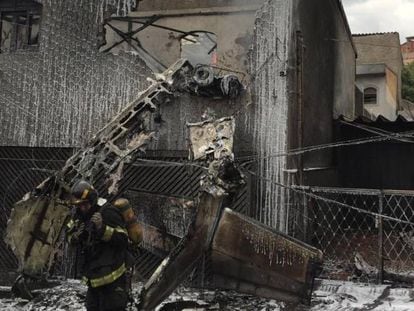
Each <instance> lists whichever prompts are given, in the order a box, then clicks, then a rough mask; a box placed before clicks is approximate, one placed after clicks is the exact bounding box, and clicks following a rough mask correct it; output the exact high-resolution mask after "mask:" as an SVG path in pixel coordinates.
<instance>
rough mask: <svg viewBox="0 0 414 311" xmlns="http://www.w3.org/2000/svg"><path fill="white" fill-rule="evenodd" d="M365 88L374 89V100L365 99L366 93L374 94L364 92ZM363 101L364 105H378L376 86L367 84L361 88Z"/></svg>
mask: <svg viewBox="0 0 414 311" xmlns="http://www.w3.org/2000/svg"><path fill="white" fill-rule="evenodd" d="M367 90H375V101H373V100H369V101H367V97H366V96H367V95H370V96H374V94H366V91H367ZM363 103H364V105H378V88H377V87H375V86H367V87H364V90H363Z"/></svg>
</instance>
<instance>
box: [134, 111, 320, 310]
mask: <svg viewBox="0 0 414 311" xmlns="http://www.w3.org/2000/svg"><path fill="white" fill-rule="evenodd" d="M234 129H235V124H234V120H233V118H222V119H220V120H217V121H205V122H201V123H195V124H191V125H189V136H190V157H191V158H193V159H197V160H199V163H204V165H205V167H206V173H205V174H204V176H203V177H202V178H201V185H202V188H201V192H200V195H199V199H198V205H197V212H196V216H195V219H194V221H193V222H192V224H191V225H190V227H189V230H188V233H187V235H186V236H185V237H184V238H183V240H181V242H180V244H179V245H178V246H177V247H176V248H175V249H174V250H173V251H172V252H171V254H170V255H169V256H168V257H167V258H166V259H164V261H163V262H162V263H161V264H160V266H159V267H158V269H157V270H156V271H155V272H154V274H153V275H152V276H151V278H150V279H149V281H148V282H147V283H146V284H145V285H144V287H143V290H142V292H141V295H140V308H141V309H142V310H152V309H153V308H155V307H156V306H157V305H158V304H159V303H161V302H162V301H163V300H164V299H165V298H166V297H167V296H168V295H169V294H171V292H172V291H173V290H174V289H175V288H176V287H177V286H178V285H179V284H180V283H181V282H182V281H184V280H185V279H186V278H187V277H188V276H189V274H190V273H191V272H192V271H193V269H194V267H195V266H196V264H197V263H198V261H199V260H200V259H201V258H202V256H203V255H204V254H206V253H207V252H210V253H211V260H212V268H213V271H212V272H213V277H214V279H213V284H214V286H215V287H222V288H228V289H234V290H238V291H241V292H245V293H249V294H255V295H259V296H264V297H272V298H279V299H283V300H286V301H296V302H297V301H301V300H305V299H308V298H309V295H310V291H311V289H312V288H311V287H312V286H311V284H312V281H313V278H314V275H315V272H316V270H317V267H318V263H320V262H321V260H322V253H321V252H320V251H319V250H317V249H314V248H312V247H310V246H308V245H306V244H304V243H302V242H300V241H297V240H295V239H293V238H291V237H288V236H286V235H284V234H282V233H279V232H277V231H275V230H273V229H271V228H269V227H266V226H265V225H263V224H261V223H259V222H257V221H255V220H253V219H251V218H249V217H247V216H243V215H241V214H239V213H236V212H234V211H232V210H230V209H225V207H226V206H230V203H231V200H232V198H233V197H234V195H235V194H236V192H237V191H238V189H239V188H240V186H241V185H242V184H243V175H242V174H241V173H240V171H239V170H238V169H237V167H236V166H235V164H234V161H233V153H232V146H233V133H234ZM201 161H203V162H201Z"/></svg>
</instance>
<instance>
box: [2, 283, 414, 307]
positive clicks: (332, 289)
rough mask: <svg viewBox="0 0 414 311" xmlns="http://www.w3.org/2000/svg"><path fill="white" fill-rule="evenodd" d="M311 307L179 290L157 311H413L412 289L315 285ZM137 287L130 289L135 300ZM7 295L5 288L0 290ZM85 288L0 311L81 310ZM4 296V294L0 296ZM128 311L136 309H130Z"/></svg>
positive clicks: (6, 302) (71, 286)
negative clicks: (132, 290)
mask: <svg viewBox="0 0 414 311" xmlns="http://www.w3.org/2000/svg"><path fill="white" fill-rule="evenodd" d="M318 283H319V284H318V286H317V288H316V290H315V292H314V294H313V298H312V304H311V306H303V305H302V306H292V305H288V304H285V303H283V302H278V301H275V300H272V299H264V298H258V297H253V296H249V295H244V294H240V293H236V292H228V291H213V290H198V289H191V288H185V287H181V288H179V289H178V290H176V291H175V292H174V293H173V294H172V295H171V296H170V297H169V298H168V300H166V301H165V302H164V303H163V304H162V305H160V306H159V307H158V308H157V309H156V310H157V311H168V310H169V311H171V310H187V311H189V310H198V311H202V310H205V311H207V310H257V311H271V310H272V311H294V310H296V311H299V310H300V311H305V310H309V311H316V310H323V311H338V310H340V311H346V310H349V311H351V310H352V311H356V310H364V311H365V310H366V311H368V310H374V311H409V310H414V289H413V288H393V286H391V285H375V284H356V283H351V282H341V281H327V280H323V281H320V282H318ZM139 289H140V287H139V286H135V287H134V296H135V297H138V292H139ZM1 292H2V293H6V292H7V288H3V289H2V290H1ZM85 293H86V287H85V286H83V285H82V284H81V283H80V282H79V281H75V280H69V281H65V282H62V283H61V285H59V286H56V287H54V288H49V289H44V290H40V291H37V292H36V294H37V297H36V298H35V299H34V300H32V301H27V300H23V299H17V298H10V297H6V298H4V297H3V298H1V299H0V310H5V311H14V310H36V311H49V310H50V311H52V310H66V311H70V310H85V308H84V306H83V304H84V300H85ZM3 296H5V295H3ZM130 310H136V309H135V308H134V307H131V308H130Z"/></svg>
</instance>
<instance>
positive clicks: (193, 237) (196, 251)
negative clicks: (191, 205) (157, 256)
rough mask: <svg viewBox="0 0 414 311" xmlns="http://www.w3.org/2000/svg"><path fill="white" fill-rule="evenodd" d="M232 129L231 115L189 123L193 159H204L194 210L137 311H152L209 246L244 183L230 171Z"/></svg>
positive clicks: (156, 272) (142, 293)
mask: <svg viewBox="0 0 414 311" xmlns="http://www.w3.org/2000/svg"><path fill="white" fill-rule="evenodd" d="M234 128H235V123H234V119H233V118H231V117H229V118H222V119H220V120H217V121H205V122H201V123H195V124H190V125H189V136H190V142H191V146H190V151H191V153H192V154H193V157H194V158H196V159H199V160H201V159H203V160H205V161H204V165H206V173H205V174H204V176H203V177H202V180H201V182H202V187H201V189H202V190H201V192H200V193H199V197H198V204H197V211H196V214H195V216H194V219H193V221H192V223H191V224H190V227H189V229H188V232H187V234H186V236H185V237H184V238H183V239H182V240H181V241H180V243H179V244H178V245H177V246H176V247H175V248H174V249H173V250H172V252H171V253H170V255H169V256H168V257H167V258H165V259H164V260H163V262H162V263H161V264H160V266H159V267H158V268H157V270H156V271H155V272H154V273H153V275H152V276H151V278H150V279H149V280H148V282H147V283H146V284H145V285H144V287H143V289H142V292H141V294H140V298H139V300H140V310H153V309H154V308H155V307H156V306H157V305H158V304H159V303H161V302H162V301H163V300H164V299H165V298H166V297H168V296H169V295H170V294H171V293H172V292H173V291H174V289H175V288H176V287H177V286H178V285H180V284H181V282H183V281H184V280H185V279H186V278H187V277H188V275H189V274H190V273H191V272H192V270H193V269H194V267H195V265H196V264H197V262H198V260H199V259H200V258H201V257H202V256H203V254H204V253H205V252H206V251H207V250H208V248H209V246H210V245H211V241H212V238H213V236H214V232H215V230H216V227H217V223H218V220H219V219H220V215H221V211H222V209H223V205H224V206H225V205H227V204H228V202H227V199H228V197H229V195H230V193H229V191H232V192H234V191H237V189H238V187H239V186H240V185H241V184H242V183H243V182H242V180H241V178H240V176H242V175H241V174H238V170H237V169H235V170H234V172H235V173H236V174H235V175H236V178H231V176H232V175H233V174H232V173H233V171H230V170H229V168H234V163H233V150H232V147H233V133H234ZM205 146H208V148H204V147H205ZM209 155H212V156H209ZM229 164H230V165H229ZM232 165H233V166H232ZM207 168H208V169H207ZM227 173H230V174H227ZM224 176H226V177H227V178H225V177H224Z"/></svg>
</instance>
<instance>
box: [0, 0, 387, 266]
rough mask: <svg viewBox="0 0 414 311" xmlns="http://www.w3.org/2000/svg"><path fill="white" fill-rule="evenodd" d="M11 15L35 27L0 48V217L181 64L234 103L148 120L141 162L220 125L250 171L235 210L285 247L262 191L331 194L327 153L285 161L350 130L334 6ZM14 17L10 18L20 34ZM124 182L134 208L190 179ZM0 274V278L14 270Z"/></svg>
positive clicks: (33, 4) (169, 108)
mask: <svg viewBox="0 0 414 311" xmlns="http://www.w3.org/2000/svg"><path fill="white" fill-rule="evenodd" d="M2 3H3V2H2ZM16 3H19V4H22V3H23V4H25V5H27V6H28V7H29V8H30V9H29V10H28V11H27V12H32V11H31V10H34V11H33V12H36V14H37V15H36V18H35V20H36V23H35V24H36V25H37V24H39V25H40V27H39V31H38V35H36V40H35V39H33V40H32V39H30V40H29V37H30V38H32V37H33V35H30V36H29V35H28V33H29V32H25V36H26V39H24V40H23V39H22V40H23V41H22V42H26V43H25V44H14V45H13V44H11V43H10V42H9V41H7V40H10V39H7V40H4V43H3V44H4V49H2V53H1V54H0V122H1V130H2V135H1V136H0V146H1V147H0V155H1V157H0V170H1V171H2V172H4V173H3V174H4V176H3V178H2V181H0V194H1V195H2V196H4V197H6V198H7V200H3V203H2V206H1V209H2V210H3V213H5V214H7V213H8V212H9V211H10V207H11V204H12V203H13V201H15V200H17V199H18V198H20V197H21V196H22V195H23V194H24V192H26V191H28V190H31V188H32V187H33V185H34V184H35V183H36V182H38V181H40V180H41V179H42V178H43V177H44V176H45V174H47V173H49V170H50V169H57V168H58V167H59V166H60V165H62V161H64V159H65V158H66V157H67V156H68V155H70V154H71V152H72V150H73V149H76V148H79V147H81V146H82V145H83V144H84V143H85V142H86V141H88V139H90V138H91V137H92V135H93V134H94V133H95V132H96V131H97V130H98V129H99V128H101V127H102V126H104V125H105V124H106V122H107V121H108V120H110V119H111V118H112V117H113V116H114V115H116V114H117V113H118V112H119V111H120V110H121V109H122V108H123V107H125V105H126V104H127V103H128V102H129V101H131V100H133V99H134V98H135V97H136V96H137V94H138V92H139V91H141V90H143V89H144V88H145V87H146V86H147V85H148V82H147V80H146V78H147V77H154V72H161V71H162V70H163V69H164V68H166V67H168V66H169V65H171V64H172V63H173V62H174V61H175V60H177V59H178V58H180V57H186V58H188V59H189V60H190V61H191V62H193V64H194V65H196V64H203V65H208V66H212V68H213V70H214V71H216V72H221V73H229V74H235V75H237V76H238V77H239V78H240V79H241V81H242V83H243V84H244V85H245V87H246V91H245V92H244V94H243V96H241V97H240V98H237V99H232V100H229V99H216V100H212V99H211V98H200V97H194V96H190V95H183V96H181V97H179V98H177V99H176V100H173V101H172V102H171V103H169V104H168V105H166V106H165V107H163V108H162V109H161V115H160V116H159V120H161V121H160V122H159V124H160V125H159V135H158V137H157V139H156V140H155V141H154V142H153V143H152V144H151V146H150V148H149V151H148V154H147V155H148V157H151V158H153V159H155V160H168V161H183V160H184V159H186V158H187V156H188V151H187V128H186V123H188V122H197V121H200V120H201V119H202V117H203V116H205V115H210V116H214V117H222V116H229V115H233V116H234V117H235V119H236V133H235V140H234V145H235V155H236V158H238V159H240V161H243V160H245V159H253V160H254V161H252V163H251V164H250V166H249V167H250V171H252V172H254V174H250V175H249V174H247V185H246V187H245V189H244V190H243V191H242V194H241V197H240V199H239V200H238V205H237V206H235V208H236V209H237V210H238V211H240V212H243V213H245V214H247V215H249V216H252V217H254V218H256V219H257V220H259V221H261V222H262V223H264V224H266V225H269V226H271V227H273V228H276V229H278V230H280V231H282V232H290V233H292V234H293V233H294V231H295V230H296V229H297V228H296V227H294V226H293V227H291V224H292V222H291V221H289V220H290V217H292V216H293V215H294V212H293V211H291V210H290V202H289V197H288V196H287V195H286V193H285V192H284V190H283V188H280V187H277V186H276V185H275V184H274V183H272V182H269V181H268V180H272V181H274V182H275V183H280V184H306V185H321V186H326V185H333V184H334V183H335V182H336V180H337V176H336V175H335V169H334V152H332V151H328V150H320V151H317V152H313V153H307V154H299V155H295V156H289V157H288V156H285V155H284V154H285V153H286V151H287V150H289V149H296V148H304V147H307V146H314V145H320V144H326V143H330V142H332V141H333V137H334V133H333V128H334V126H333V124H334V121H333V120H334V118H336V117H338V116H340V115H344V116H346V117H348V118H354V117H355V102H354V101H355V88H354V84H355V74H356V66H355V56H356V52H357V51H356V48H355V46H354V44H353V41H352V35H351V33H350V30H349V26H348V23H347V20H346V16H345V13H344V10H343V7H342V4H341V1H339V0H335V1H332V0H320V1H314V2H310V1H308V0H257V1H250V0H228V1H223V0H197V1H178V0H170V1H161V0H153V1H150V0H143V1H132V0H131V1H129V0H117V1H110V0H87V1H85V0H83V1H67V0H53V1H52V0H38V1H30V0H18V1H17V0H15V1H10V5H9V6H6V5H5V6H0V10H1V14H2V15H1V16H6V17H7V16H12V15H13V14H17V11H14V9H15V6H14V5H15V4H16ZM131 4H136V6H135V7H134V6H131ZM39 5H41V10H40V11H39ZM6 10H7V14H3V12H6ZM25 12H26V11H25ZM19 14H20V13H19ZM25 14H26V15H25V16H29V18H27V17H26V19H23V18H22V17H21V16H20V15H19V16H18V17H17V19H18V20H21V23H22V24H23V23H25V25H29V26H30V22H27V20H30V14H31V13H25ZM23 15H24V14H23ZM23 15H22V16H23ZM32 15H35V14H34V13H33V14H32ZM13 16H14V15H13ZM13 16H12V17H7V19H5V20H4V24H7V23H8V22H9V20H10V18H12V19H13V18H14V17H13ZM38 18H40V23H39V22H37V20H38ZM15 19H16V18H15ZM16 31H17V29H16V27H14V30H13V31H11V32H10V33H16ZM17 32H18V31H17ZM13 36H14V37H13V38H17V37H16V35H13ZM16 40H17V39H16ZM19 40H20V39H19ZM14 42H17V41H14ZM18 42H20V41H18ZM29 42H30V44H29ZM32 43H33V44H32ZM28 45H30V46H31V45H34V46H36V47H33V48H24V46H28ZM389 67H390V70H394V69H393V67H392V66H391V65H389ZM38 172H41V173H42V174H43V175H42V177H39V176H41V175H39V174H38ZM125 176H126V177H125V178H124V179H123V180H122V182H121V185H120V189H121V194H124V195H126V196H130V197H133V198H134V199H135V201H138V202H139V200H140V199H142V200H146V202H148V195H149V194H150V195H151V200H152V201H153V203H151V202H148V204H152V205H154V206H155V205H156V204H155V203H156V199H155V198H157V196H158V199H159V197H160V196H162V197H163V198H165V197H166V196H171V197H174V196H175V197H180V198H182V197H185V198H188V199H192V198H193V197H192V196H194V194H195V193H197V191H196V189H195V188H196V187H197V185H198V179H197V177H198V176H199V174H196V173H195V171H193V170H190V169H186V168H185V167H178V168H171V167H160V166H159V164H157V163H154V164H151V163H149V164H147V165H145V166H136V165H130V166H129V167H128V168H126V171H125ZM143 176H144V177H145V178H143ZM10 181H13V182H10ZM160 200H161V199H160ZM164 201H165V200H164ZM164 201H163V202H164ZM1 221H2V222H0V224H1V225H2V226H3V227H4V224H5V219H1ZM165 227H167V228H168V226H167V225H166V226H165ZM1 230H3V229H1ZM0 243H2V242H0ZM1 247H2V244H0V248H1ZM1 253H2V252H1V251H0V254H1ZM145 254H146V253H145ZM0 260H1V255H0ZM3 261H4V263H3V262H0V268H1V265H3V266H6V265H8V267H10V266H13V264H15V263H14V262H13V259H12V258H10V256H5V258H4V259H3ZM155 266H156V265H154V267H155ZM146 268H148V267H146ZM147 270H148V269H147ZM149 270H151V269H149ZM149 270H148V271H149ZM148 271H147V273H148Z"/></svg>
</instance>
